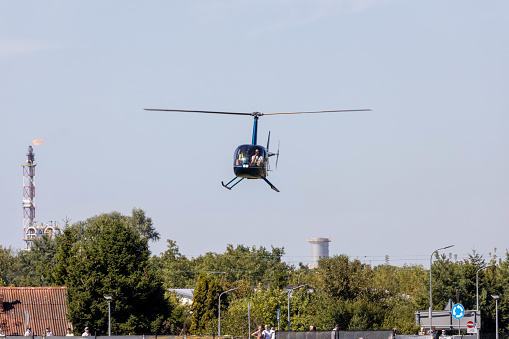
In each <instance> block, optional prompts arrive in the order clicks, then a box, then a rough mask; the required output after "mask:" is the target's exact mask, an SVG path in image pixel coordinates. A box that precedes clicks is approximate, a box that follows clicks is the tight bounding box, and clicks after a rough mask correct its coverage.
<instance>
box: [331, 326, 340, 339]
mask: <svg viewBox="0 0 509 339" xmlns="http://www.w3.org/2000/svg"><path fill="white" fill-rule="evenodd" d="M338 338H339V324H336V326H334V328H333V329H332V332H331V334H330V339H338Z"/></svg>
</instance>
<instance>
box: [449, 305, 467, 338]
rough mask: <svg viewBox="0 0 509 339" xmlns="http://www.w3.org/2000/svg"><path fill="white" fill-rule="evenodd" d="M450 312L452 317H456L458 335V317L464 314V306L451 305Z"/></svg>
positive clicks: (459, 331)
mask: <svg viewBox="0 0 509 339" xmlns="http://www.w3.org/2000/svg"><path fill="white" fill-rule="evenodd" d="M451 313H452V316H453V317H454V319H458V335H460V334H461V330H460V319H461V318H463V316H464V315H465V308H464V307H463V305H461V304H456V305H454V306H453V307H452V309H451Z"/></svg>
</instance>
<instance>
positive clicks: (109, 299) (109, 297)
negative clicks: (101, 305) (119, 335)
mask: <svg viewBox="0 0 509 339" xmlns="http://www.w3.org/2000/svg"><path fill="white" fill-rule="evenodd" d="M104 299H106V300H108V336H110V337H111V296H110V295H105V296H104Z"/></svg>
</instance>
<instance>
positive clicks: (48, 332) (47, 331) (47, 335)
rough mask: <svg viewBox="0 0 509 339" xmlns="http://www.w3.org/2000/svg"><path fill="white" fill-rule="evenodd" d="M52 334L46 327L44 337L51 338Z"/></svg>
mask: <svg viewBox="0 0 509 339" xmlns="http://www.w3.org/2000/svg"><path fill="white" fill-rule="evenodd" d="M52 336H53V332H51V331H50V329H49V327H46V337H52Z"/></svg>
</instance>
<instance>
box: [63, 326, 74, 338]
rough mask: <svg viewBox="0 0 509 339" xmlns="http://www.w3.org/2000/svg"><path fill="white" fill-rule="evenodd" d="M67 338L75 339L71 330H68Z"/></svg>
mask: <svg viewBox="0 0 509 339" xmlns="http://www.w3.org/2000/svg"><path fill="white" fill-rule="evenodd" d="M65 336H66V337H74V333H72V331H71V329H70V328H67V334H66V335H65Z"/></svg>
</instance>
